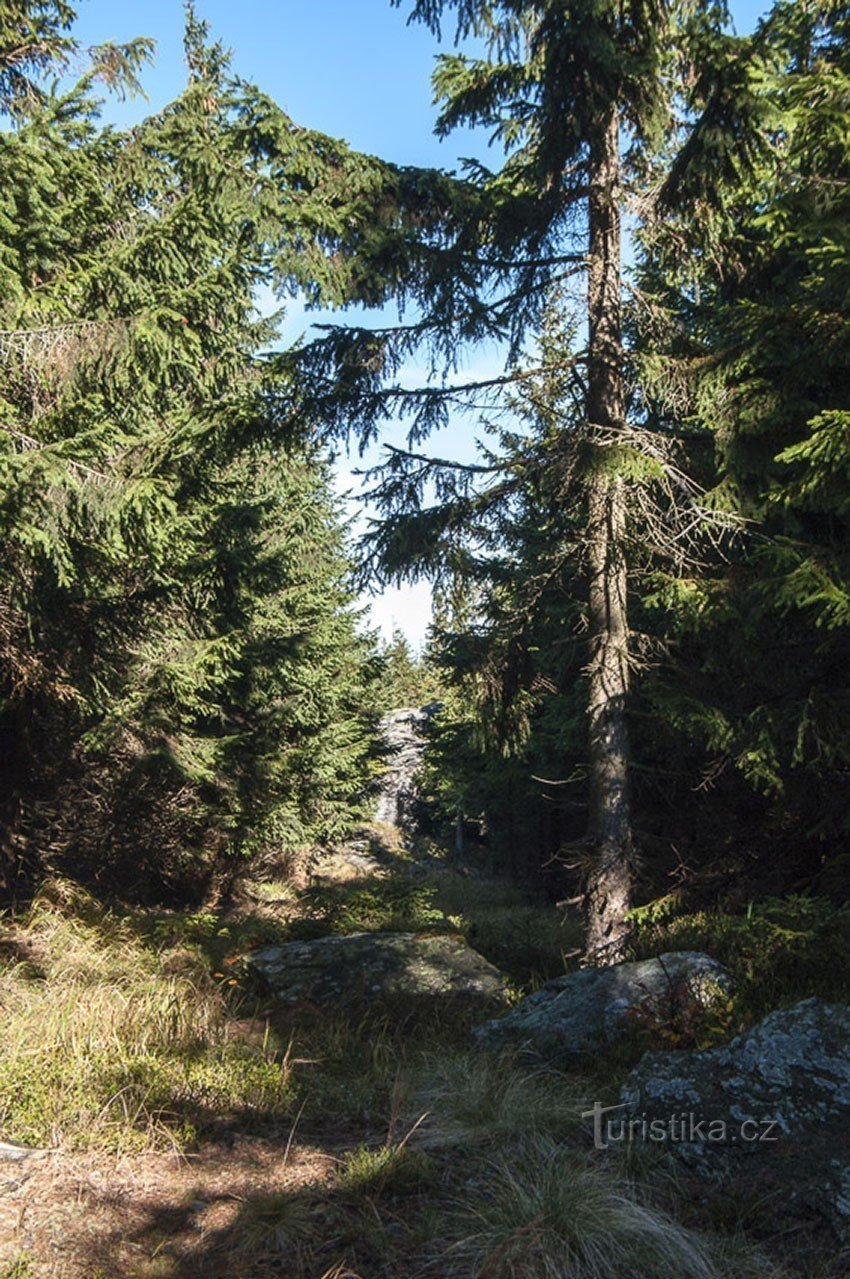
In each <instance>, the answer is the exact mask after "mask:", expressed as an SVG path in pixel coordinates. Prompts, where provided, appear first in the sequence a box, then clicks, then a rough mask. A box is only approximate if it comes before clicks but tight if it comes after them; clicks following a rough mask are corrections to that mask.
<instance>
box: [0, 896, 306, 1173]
mask: <svg viewBox="0 0 850 1279" xmlns="http://www.w3.org/2000/svg"><path fill="white" fill-rule="evenodd" d="M3 953H4V954H5V956H6V957H7V958H6V963H5V964H4V965H3V966H2V967H0V1002H2V1005H3V1009H4V1030H3V1036H2V1040H0V1132H2V1133H3V1135H4V1137H5V1138H6V1139H7V1140H11V1141H18V1142H21V1143H23V1144H25V1145H33V1146H50V1147H54V1146H58V1145H64V1146H71V1147H74V1148H78V1149H79V1148H86V1147H105V1148H108V1149H114V1150H116V1151H126V1150H139V1149H146V1148H157V1147H160V1148H161V1147H163V1146H169V1145H171V1146H175V1145H177V1146H179V1145H182V1144H184V1143H186V1142H190V1141H192V1140H193V1139H194V1138H195V1137H196V1136H197V1133H198V1131H199V1129H200V1128H202V1127H203V1126H204V1124H205V1123H208V1122H210V1121H212V1120H217V1119H219V1118H220V1117H221V1116H222V1115H227V1114H228V1113H232V1112H234V1111H238V1112H244V1111H248V1112H256V1111H262V1112H278V1111H279V1112H286V1111H287V1109H288V1107H289V1103H290V1101H291V1098H292V1087H291V1083H290V1077H289V1075H290V1072H289V1066H288V1063H287V1062H286V1061H281V1060H278V1059H277V1058H276V1057H275V1056H274V1055H273V1054H272V1053H269V1052H265V1053H263V1052H260V1053H258V1052H257V1051H256V1049H253V1050H252V1049H249V1048H248V1047H247V1046H244V1045H242V1044H240V1043H239V1042H238V1041H237V1040H235V1039H234V1038H233V1037H232V1036H230V1035H229V1034H228V1024H227V1011H226V1005H225V1001H224V997H223V993H222V990H221V988H220V985H219V983H218V982H217V981H216V980H215V978H214V977H213V976H211V975H210V974H209V972H208V970H207V968H206V967H205V964H204V962H203V959H202V957H201V955H200V952H198V951H193V950H192V949H190V948H187V947H184V948H182V949H180V950H179V951H175V950H173V949H172V950H169V951H164V950H155V949H151V948H149V947H146V946H145V945H143V944H142V943H141V942H140V940H139V939H138V937H137V936H136V935H135V934H134V932H133V931H132V929H131V928H130V926H129V925H128V924H127V923H126V921H123V920H122V919H120V918H118V917H116V916H114V915H111V914H110V913H109V912H107V911H104V910H103V909H102V908H100V907H99V906H98V905H97V903H95V902H94V901H93V900H92V899H91V898H89V897H87V896H85V895H84V894H82V893H81V892H80V891H79V890H77V889H73V890H72V889H69V888H67V887H66V886H64V885H61V884H51V885H50V886H49V887H48V889H47V890H46V891H45V892H44V893H42V895H41V896H40V897H39V898H38V899H37V900H36V902H35V904H34V905H33V907H32V910H31V912H30V914H29V917H28V918H27V919H26V920H24V921H21V922H20V923H17V924H13V925H12V926H10V927H8V928H7V929H6V931H5V935H4V937H3Z"/></svg>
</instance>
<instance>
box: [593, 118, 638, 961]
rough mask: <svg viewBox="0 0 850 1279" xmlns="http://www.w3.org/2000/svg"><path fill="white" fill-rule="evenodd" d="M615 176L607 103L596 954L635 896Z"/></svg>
mask: <svg viewBox="0 0 850 1279" xmlns="http://www.w3.org/2000/svg"><path fill="white" fill-rule="evenodd" d="M619 177H620V151H619V125H618V117H617V112H616V110H612V111H611V112H610V114H608V115H607V117H606V118H604V119H602V120H600V121H599V123H598V126H597V128H596V129H595V130H594V132H593V136H592V139H591V149H590V183H589V186H590V189H589V197H588V223H589V227H588V231H589V252H588V288H587V296H588V317H589V335H588V392H587V408H588V419H589V422H590V425H591V428H592V429H593V428H595V433H596V437H597V438H596V441H595V443H594V450H593V454H594V456H593V463H594V464H593V468H592V471H591V475H590V477H589V480H588V498H587V500H588V511H587V517H588V524H587V542H588V547H587V556H588V567H589V575H590V583H589V625H590V633H589V646H590V653H589V667H588V680H589V709H588V718H589V723H588V734H589V761H590V812H589V828H588V847H589V850H590V855H589V862H588V865H587V869H586V881H585V897H584V906H585V919H586V941H585V956H586V959H587V960H588V961H590V962H593V963H613V962H616V960H618V959H619V958H621V956H622V953H623V947H624V943H625V940H626V937H627V936H628V932H629V924H628V920H627V915H628V912H629V910H630V908H631V905H632V834H631V820H630V813H629V785H628V781H629V777H628V772H629V737H628V722H627V718H626V715H627V699H628V693H629V625H628V611H627V599H626V589H627V563H626V550H625V531H626V494H625V487H624V482H623V480H622V478H620V476H619V475H618V474H617V473H616V466H615V461H616V458H615V455H614V450H613V445H614V444H615V442H616V436H617V434H618V433H619V431H620V430H621V429H622V427H623V423H624V396H623V342H622V331H621V315H620V312H621V262H620V203H619V201H620V189H619Z"/></svg>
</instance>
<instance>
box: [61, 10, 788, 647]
mask: <svg viewBox="0 0 850 1279" xmlns="http://www.w3.org/2000/svg"><path fill="white" fill-rule="evenodd" d="M196 5H197V10H198V13H199V14H200V16H201V17H203V18H205V19H206V20H207V21H208V22H209V24H210V27H211V31H212V34H213V35H214V36H215V37H216V38H217V39H220V40H221V41H222V43H223V44H225V45H226V46H227V47H228V48H230V49H231V50H232V51H233V55H234V67H235V70H236V71H237V72H238V74H240V75H241V76H243V77H244V78H245V79H248V80H252V81H254V82H255V83H256V84H258V85H259V86H260V87H261V88H262V89H263V90H264V91H265V92H267V93H269V94H271V95H272V96H273V97H274V98H276V99H277V101H278V102H279V103H280V104H281V106H282V107H283V108H284V109H285V110H286V111H287V112H288V113H289V114H290V115H291V116H292V117H293V118H294V119H296V120H298V121H299V122H301V123H303V124H305V125H309V126H310V127H312V128H316V129H321V130H323V131H325V132H327V133H331V134H333V135H334V136H336V137H343V138H345V139H346V140H347V141H348V142H350V143H351V144H352V146H354V147H356V148H357V149H358V150H361V151H368V152H371V153H373V154H376V155H381V156H383V157H384V158H386V159H388V160H394V161H398V162H401V163H407V164H422V165H428V164H434V165H441V166H442V167H444V168H454V167H456V165H457V162H458V159H459V157H461V156H463V155H468V154H471V153H473V152H474V151H479V152H480V148H481V143H480V140H478V139H474V138H472V137H470V136H468V135H466V136H465V135H463V134H455V135H453V136H452V137H451V138H450V139H448V140H447V141H445V142H440V141H438V140H437V139H436V138H435V137H434V136H433V133H432V128H433V119H434V110H433V107H432V105H431V87H430V75H431V70H432V67H433V59H434V55H435V53H436V52H437V50H438V45H437V43H436V41H435V39H434V38H433V36H431V34H430V33H429V32H427V31H426V30H425V29H424V28H423V27H421V26H419V25H414V26H409V25H408V24H407V11H408V10H409V7H410V5H409V3H407V2H406V0H404V2H403V4H402V7H401V8H400V9H396V8H393V7H392V6H391V4H390V0H276V2H275V3H270V2H269V0H196ZM77 7H78V10H79V21H78V24H77V27H76V34H77V35H78V37H79V38H80V40H81V41H83V42H84V43H87V44H89V43H91V44H93V43H97V42H100V41H103V40H116V41H124V40H129V39H131V38H132V37H134V36H139V35H144V36H152V37H153V38H154V39H155V40H156V44H157V55H156V61H155V64H154V65H153V66H152V67H150V68H148V69H147V70H146V72H145V74H144V76H143V84H144V88H145V91H146V93H147V96H148V104H144V103H139V102H132V101H131V102H128V103H123V104H115V103H110V104H109V107H108V110H107V113H108V116H109V118H110V119H113V120H114V121H115V122H116V123H121V124H124V123H129V122H130V121H132V120H135V119H138V118H139V116H140V115H141V114H143V113H144V112H146V111H149V110H157V109H159V108H160V107H162V106H164V105H165V104H166V103H167V102H168V101H170V100H171V99H172V98H173V97H174V96H175V95H176V94H177V93H179V92H180V89H181V87H182V84H183V82H184V78H185V68H184V65H183V49H182V33H183V3H182V0H144V2H142V0H125V3H124V4H122V5H121V6H120V8H119V6H118V5H117V4H116V0H78V6H77ZM767 7H768V5H767V3H762V2H761V0H731V10H732V14H733V17H734V19H735V23H736V26H737V29H738V30H739V31H741V32H744V31H747V30H750V29H751V28H752V27H753V25H754V24H755V22H756V21H757V19H758V17H759V16H760V14H762V13H763V12H764V11H765V10H766V8H767ZM446 26H447V29H448V30H447V34H448V35H451V24H450V22H449V23H447V24H446ZM309 322H310V317H305V316H304V313H303V309H302V308H300V307H299V306H298V305H297V304H296V305H294V306H292V307H291V308H290V311H289V315H288V319H287V324H286V329H285V333H286V335H287V336H295V335H296V334H297V333H298V332H300V331H303V330H304V329H305V328H306V326H307V325H308V324H309ZM496 360H497V356H496V353H495V352H492V351H490V352H488V351H481V352H478V353H476V354H475V355H474V356H473V357H471V362H470V363H469V364H468V366H467V371H468V372H470V373H473V374H474V375H476V376H477V375H486V374H487V372H488V371H490V370H492V369H493V367H494V365H495V362H496ZM416 372H417V371H416V370H410V376H411V378H415V377H416ZM452 430H453V433H454V436H455V438H453V439H452V440H451V441H450V442H447V441H445V440H443V441H441V443H440V452H442V453H443V454H445V452H446V448H447V443H449V444H450V446H451V448H452V450H453V452H454V453H455V455H456V456H457V455H461V456H469V455H470V453H471V451H472V449H473V448H474V444H473V441H472V434H471V428H470V427H469V425H468V424H466V423H463V422H459V423H457V425H456V426H454V427H453V428H452ZM399 434H403V433H402V432H398V431H395V432H393V438H395V439H398V437H399ZM375 456H376V454H375V452H374V451H372V452H371V453H370V455H369V456H368V457H367V459H366V460H367V461H370V460H374V459H375ZM360 465H362V463H361V462H359V461H358V460H357V459H352V460H351V461H350V462H349V461H347V460H346V459H341V460H340V462H339V465H338V476H337V482H338V488H339V491H340V492H352V491H356V490H357V489H358V488H359V487H360V481H359V480H357V479H356V478H354V477H352V475H351V470H352V468H353V467H357V466H360ZM354 509H355V508H354V505H352V510H354ZM369 604H370V609H371V614H372V619H373V622H374V624H375V625H376V626H378V627H379V628H380V629H381V630H382V631H383V633H384V634H389V632H390V631H391V629H392V627H393V625H398V626H400V627H401V628H402V629H403V630H404V631H405V633H406V634H407V635H408V636H409V637H410V638H411V640H412V641H413V642H414V643H415V644H419V643H420V642H421V640H422V638H423V636H424V633H425V629H426V627H427V624H428V621H429V618H430V593H429V590H428V588H427V587H426V586H425V585H424V584H420V585H417V586H412V587H407V588H403V589H401V590H389V591H385V592H384V593H383V594H382V595H380V596H378V597H374V598H372V599H371V600H370V601H369Z"/></svg>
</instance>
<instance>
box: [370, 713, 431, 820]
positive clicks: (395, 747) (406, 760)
mask: <svg viewBox="0 0 850 1279" xmlns="http://www.w3.org/2000/svg"><path fill="white" fill-rule="evenodd" d="M428 719H429V711H428V709H427V708H425V707H418V706H405V707H402V708H401V709H400V710H397V711H391V712H390V713H389V715H385V716H384V718H383V719H382V720H381V737H382V738H383V741H384V745H385V748H386V751H387V767H386V772H385V773H384V776H383V777H382V778H381V785H380V791H379V794H378V802H377V806H376V809H375V821H376V822H382V823H384V824H385V825H387V826H396V827H398V829H399V830H401V831H404V832H405V833H407V834H413V833H415V831H416V827H417V809H418V795H417V781H418V776H419V770H420V768H421V767H422V757H423V755H424V753H425V726H426V724H427V723H428Z"/></svg>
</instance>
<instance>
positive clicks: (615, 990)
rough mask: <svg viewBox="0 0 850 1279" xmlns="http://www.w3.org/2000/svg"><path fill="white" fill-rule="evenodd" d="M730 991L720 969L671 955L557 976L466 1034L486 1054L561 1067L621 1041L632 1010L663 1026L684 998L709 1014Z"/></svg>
mask: <svg viewBox="0 0 850 1279" xmlns="http://www.w3.org/2000/svg"><path fill="white" fill-rule="evenodd" d="M730 989H731V980H730V977H729V974H728V973H727V971H726V969H725V968H723V967H722V966H721V965H720V964H718V963H717V962H716V961H715V960H713V959H710V958H709V956H708V955H703V954H700V953H699V952H697V951H674V952H671V953H670V954H666V955H659V956H658V957H657V958H655V959H643V960H639V961H637V962H635V963H622V964H612V965H611V966H610V967H608V968H585V969H582V970H581V971H580V972H575V973H567V974H566V975H565V976H563V977H556V978H555V979H554V981H549V982H547V983H546V985H545V986H542V987H541V988H540V990H538V991H536V992H535V994H533V995H529V996H528V997H527V998H526V999H523V1000H521V1001H520V1002H519V1003H518V1004H517V1005H516V1006H515V1007H514V1008H512V1009H511V1010H510V1012H508V1013H506V1014H505V1015H504V1016H503V1017H499V1018H498V1019H496V1020H494V1021H488V1022H485V1024H484V1025H483V1026H478V1027H477V1028H476V1030H475V1031H474V1032H473V1033H474V1035H475V1038H476V1040H477V1041H478V1043H479V1044H480V1045H481V1046H482V1047H485V1048H496V1049H497V1048H501V1047H503V1046H504V1045H507V1044H516V1045H517V1046H520V1045H524V1046H525V1047H527V1048H528V1049H530V1050H531V1051H532V1052H533V1053H534V1054H535V1055H537V1056H539V1057H543V1058H546V1059H547V1060H550V1061H553V1062H567V1061H569V1060H570V1059H571V1058H572V1059H575V1058H581V1057H585V1056H587V1055H588V1054H590V1053H593V1052H596V1051H598V1050H599V1049H600V1048H602V1047H604V1046H605V1045H606V1044H610V1043H613V1042H615V1041H616V1040H618V1039H622V1038H623V1037H624V1036H625V1035H627V1034H628V1033H629V1031H630V1028H631V1026H632V1025H633V1019H632V1017H631V1014H632V1012H633V1011H635V1010H638V1009H640V1010H642V1011H643V1012H644V1013H648V1014H649V1015H653V1014H654V1015H656V1016H657V1017H658V1018H659V1019H660V1020H663V1019H664V1018H665V1017H666V1016H667V1008H668V1006H670V1005H671V1004H672V1003H673V1002H674V1001H676V1000H680V999H681V998H682V995H683V993H684V994H686V995H687V997H688V999H689V1000H690V1001H691V1002H692V1003H696V1004H697V1005H698V1006H700V1007H702V1008H704V1009H705V1010H706V1011H708V1010H709V1009H710V1008H711V1007H712V1006H714V1005H715V1004H716V1003H717V1002H718V1001H720V1000H721V999H723V1000H725V999H726V998H728V992H729V990H730Z"/></svg>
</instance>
